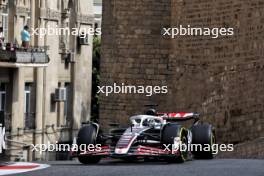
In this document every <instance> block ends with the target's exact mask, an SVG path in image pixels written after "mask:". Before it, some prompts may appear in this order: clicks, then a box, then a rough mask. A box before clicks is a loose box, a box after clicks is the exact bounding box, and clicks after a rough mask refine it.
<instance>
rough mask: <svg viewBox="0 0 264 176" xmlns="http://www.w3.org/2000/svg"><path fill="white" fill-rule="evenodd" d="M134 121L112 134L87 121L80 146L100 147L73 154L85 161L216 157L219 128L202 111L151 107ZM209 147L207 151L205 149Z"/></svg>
mask: <svg viewBox="0 0 264 176" xmlns="http://www.w3.org/2000/svg"><path fill="white" fill-rule="evenodd" d="M190 120H193V122H192V123H190ZM130 121H131V124H130V126H129V127H127V128H114V129H112V130H110V132H109V133H108V134H104V133H102V132H101V129H100V125H99V124H97V123H88V124H84V125H83V126H82V127H81V129H80V130H79V132H78V136H77V140H76V142H77V145H78V146H81V145H83V144H85V145H86V146H87V145H91V144H92V145H98V144H99V145H98V146H100V147H99V149H96V150H92V151H91V150H81V151H80V150H78V151H74V152H73V151H72V154H71V155H72V157H77V158H78V160H79V161H80V162H81V163H83V164H92V163H98V162H99V161H100V160H101V159H102V158H104V157H111V158H120V159H124V160H128V161H132V160H140V159H142V160H143V159H144V160H151V161H153V160H160V161H167V162H184V161H186V160H189V159H191V158H193V157H195V158H202V159H212V158H213V155H214V154H213V151H212V148H211V147H212V146H213V144H214V143H215V130H214V128H213V126H212V125H211V124H208V123H203V122H201V120H200V119H199V114H196V113H183V112H180V113H156V111H155V110H154V109H150V110H148V111H147V112H146V114H145V115H136V116H132V117H130ZM183 145H185V147H182V146H183ZM191 145H195V147H196V148H195V149H193V148H192V147H190V146H191ZM186 146H187V147H186ZM197 146H200V148H199V147H198V148H197ZM205 146H207V150H203V147H205Z"/></svg>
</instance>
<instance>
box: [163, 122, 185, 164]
mask: <svg viewBox="0 0 264 176" xmlns="http://www.w3.org/2000/svg"><path fill="white" fill-rule="evenodd" d="M187 133H188V132H187V130H186V129H185V128H184V127H182V126H181V125H179V124H174V123H169V124H167V125H166V126H164V128H163V130H162V138H161V141H162V143H163V144H170V145H173V144H174V145H178V144H176V143H175V139H177V138H178V139H180V141H179V142H180V143H179V144H180V145H185V146H188V140H187ZM172 150H173V149H172V148H171V152H172ZM187 159H188V150H187V148H186V150H184V151H181V150H180V148H179V149H178V154H177V156H175V157H169V158H167V161H168V162H178V163H183V162H185V161H186V160H187Z"/></svg>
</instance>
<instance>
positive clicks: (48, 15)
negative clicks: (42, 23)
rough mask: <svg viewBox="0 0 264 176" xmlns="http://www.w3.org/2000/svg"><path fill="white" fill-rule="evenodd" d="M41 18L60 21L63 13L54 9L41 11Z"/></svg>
mask: <svg viewBox="0 0 264 176" xmlns="http://www.w3.org/2000/svg"><path fill="white" fill-rule="evenodd" d="M40 18H43V19H49V20H55V21H59V20H60V19H61V13H60V12H59V11H56V10H52V9H40Z"/></svg>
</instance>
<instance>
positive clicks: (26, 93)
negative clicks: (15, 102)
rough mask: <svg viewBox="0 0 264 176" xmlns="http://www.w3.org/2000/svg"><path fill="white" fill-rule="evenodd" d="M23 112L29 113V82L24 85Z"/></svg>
mask: <svg viewBox="0 0 264 176" xmlns="http://www.w3.org/2000/svg"><path fill="white" fill-rule="evenodd" d="M24 107H25V108H24V113H30V84H29V83H26V85H25V106H24Z"/></svg>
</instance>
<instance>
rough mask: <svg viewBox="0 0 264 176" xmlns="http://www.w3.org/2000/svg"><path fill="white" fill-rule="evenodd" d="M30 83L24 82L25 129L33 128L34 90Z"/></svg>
mask: <svg viewBox="0 0 264 176" xmlns="http://www.w3.org/2000/svg"><path fill="white" fill-rule="evenodd" d="M33 90H34V89H33V84H32V83H25V93H24V117H25V129H35V113H34V112H33V110H34V105H35V102H34V100H35V98H34V96H33V95H34V91H33Z"/></svg>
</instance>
